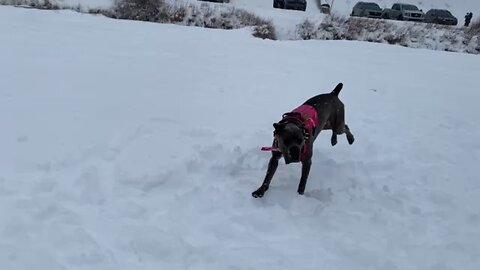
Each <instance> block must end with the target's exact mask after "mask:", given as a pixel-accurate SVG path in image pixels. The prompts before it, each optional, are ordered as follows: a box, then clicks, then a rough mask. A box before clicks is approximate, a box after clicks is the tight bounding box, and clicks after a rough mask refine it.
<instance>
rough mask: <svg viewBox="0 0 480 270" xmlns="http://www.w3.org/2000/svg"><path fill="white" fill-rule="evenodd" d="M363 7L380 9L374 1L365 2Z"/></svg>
mask: <svg viewBox="0 0 480 270" xmlns="http://www.w3.org/2000/svg"><path fill="white" fill-rule="evenodd" d="M363 8H366V9H371V10H382V9H381V8H380V7H379V6H378V5H377V4H375V3H365V4H364V5H363Z"/></svg>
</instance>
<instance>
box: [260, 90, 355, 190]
mask: <svg viewBox="0 0 480 270" xmlns="http://www.w3.org/2000/svg"><path fill="white" fill-rule="evenodd" d="M342 88H343V84H342V83H339V84H338V85H337V86H336V87H335V89H334V90H333V91H332V92H331V93H328V94H321V95H318V96H315V97H312V98H310V99H309V100H307V101H306V102H305V103H303V105H301V106H300V107H298V108H296V109H295V110H293V111H292V112H289V113H285V114H284V115H283V117H282V120H281V121H279V122H278V123H274V124H273V127H274V132H273V134H274V139H273V144H272V147H268V150H271V151H272V157H271V158H270V161H269V162H268V169H267V174H266V176H265V179H264V180H263V183H262V185H261V186H260V187H259V188H258V189H257V190H255V191H254V192H253V193H252V196H253V197H255V198H261V197H263V195H264V194H265V192H266V191H267V190H268V188H269V186H270V182H271V181H272V178H273V175H274V174H275V171H276V170H277V167H278V161H279V160H280V158H282V157H283V158H284V160H285V164H290V163H295V162H297V163H298V162H301V163H302V174H301V177H300V183H299V184H298V189H297V192H298V194H300V195H303V194H304V192H305V186H306V185H307V178H308V174H309V173H310V167H311V166H312V154H313V143H314V142H315V139H316V138H317V136H318V134H320V132H321V131H322V130H332V137H331V144H332V146H334V145H336V144H337V135H340V134H344V133H345V134H346V137H347V141H348V143H349V144H353V142H354V141H355V138H354V136H353V134H352V133H351V132H350V128H349V127H348V125H346V124H345V107H344V105H343V103H342V101H340V99H339V98H338V94H339V93H340V91H341V90H342Z"/></svg>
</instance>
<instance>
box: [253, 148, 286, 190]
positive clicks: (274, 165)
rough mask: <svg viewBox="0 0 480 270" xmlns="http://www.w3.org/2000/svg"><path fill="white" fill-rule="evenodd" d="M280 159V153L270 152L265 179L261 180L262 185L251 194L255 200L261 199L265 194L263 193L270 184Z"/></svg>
mask: <svg viewBox="0 0 480 270" xmlns="http://www.w3.org/2000/svg"><path fill="white" fill-rule="evenodd" d="M281 157H282V153H280V152H272V157H271V158H270V161H269V162H268V169H267V175H265V179H264V180H263V184H262V185H261V186H260V187H259V188H258V189H257V190H255V191H254V192H252V196H253V197H255V198H261V197H263V195H264V194H265V191H267V190H268V187H270V182H271V181H272V178H273V175H274V174H275V171H276V170H277V167H278V160H279V159H280V158H281Z"/></svg>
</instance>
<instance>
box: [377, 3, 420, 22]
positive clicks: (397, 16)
mask: <svg viewBox="0 0 480 270" xmlns="http://www.w3.org/2000/svg"><path fill="white" fill-rule="evenodd" d="M382 18H384V19H394V20H400V21H417V22H421V21H423V20H424V19H425V13H423V11H421V10H419V9H418V8H417V6H415V5H410V4H402V3H396V4H393V6H392V8H391V9H390V8H386V9H384V10H383V14H382Z"/></svg>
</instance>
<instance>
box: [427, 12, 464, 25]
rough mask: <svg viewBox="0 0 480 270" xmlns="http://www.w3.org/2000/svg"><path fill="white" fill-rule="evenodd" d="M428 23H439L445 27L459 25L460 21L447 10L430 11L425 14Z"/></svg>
mask: <svg viewBox="0 0 480 270" xmlns="http://www.w3.org/2000/svg"><path fill="white" fill-rule="evenodd" d="M424 22H427V23H438V24H445V25H457V24H458V20H457V18H455V16H453V15H452V13H450V11H448V10H446V9H430V10H429V11H427V13H425V20H424Z"/></svg>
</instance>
